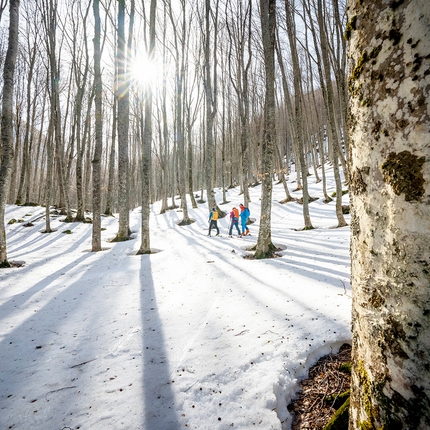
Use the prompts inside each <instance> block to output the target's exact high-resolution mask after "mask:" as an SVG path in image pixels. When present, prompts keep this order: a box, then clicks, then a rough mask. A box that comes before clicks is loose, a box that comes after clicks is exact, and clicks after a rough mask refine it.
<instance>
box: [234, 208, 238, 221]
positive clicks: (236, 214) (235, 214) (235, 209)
mask: <svg viewBox="0 0 430 430" xmlns="http://www.w3.org/2000/svg"><path fill="white" fill-rule="evenodd" d="M233 213H234V217H235V218H236V219H239V210H238V209H237V208H233Z"/></svg>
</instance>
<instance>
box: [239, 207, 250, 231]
mask: <svg viewBox="0 0 430 430" xmlns="http://www.w3.org/2000/svg"><path fill="white" fill-rule="evenodd" d="M249 215H251V213H250V211H249V209H248V208H247V207H246V206H244V205H243V204H242V203H241V204H240V223H241V225H242V236H247V235H248V234H250V232H249V228H248V226H247V225H246V223H247V221H248V218H249Z"/></svg>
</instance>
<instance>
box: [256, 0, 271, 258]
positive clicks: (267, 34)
mask: <svg viewBox="0 0 430 430" xmlns="http://www.w3.org/2000/svg"><path fill="white" fill-rule="evenodd" d="M260 14H261V16H260V20H261V34H262V40H263V53H264V70H265V91H266V95H265V100H264V125H263V136H262V142H261V150H262V155H261V157H262V172H261V178H262V179H261V214H260V231H259V233H258V239H257V245H256V249H255V254H254V257H255V258H266V257H270V256H271V255H272V254H273V251H274V249H275V246H274V245H273V243H272V231H271V218H272V217H271V211H272V187H273V184H272V171H273V163H274V149H275V141H276V127H275V28H276V0H260Z"/></svg>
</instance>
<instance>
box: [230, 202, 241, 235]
mask: <svg viewBox="0 0 430 430" xmlns="http://www.w3.org/2000/svg"><path fill="white" fill-rule="evenodd" d="M233 226H235V227H236V230H237V234H238V236H240V237H242V235H241V234H240V230H239V210H238V209H237V208H235V207H234V208H233V209H232V210H231V212H230V230H229V231H228V235H229V237H233V236H232V234H231V233H232V232H233Z"/></svg>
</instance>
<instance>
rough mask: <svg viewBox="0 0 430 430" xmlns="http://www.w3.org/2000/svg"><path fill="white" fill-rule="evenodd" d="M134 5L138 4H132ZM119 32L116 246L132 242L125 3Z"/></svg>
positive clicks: (121, 1)
mask: <svg viewBox="0 0 430 430" xmlns="http://www.w3.org/2000/svg"><path fill="white" fill-rule="evenodd" d="M132 5H134V0H132ZM117 25H118V28H117V37H118V45H117V68H118V85H117V89H116V95H115V97H116V100H117V107H118V120H117V127H118V207H119V223H118V233H117V235H116V237H115V239H114V241H116V242H121V241H125V240H128V238H129V236H130V217H129V210H130V208H129V198H128V195H129V194H128V193H129V190H128V177H129V156H128V150H129V143H128V131H129V120H130V92H129V87H130V83H129V79H128V74H127V64H126V63H127V61H126V52H127V49H126V44H125V0H118V23H117Z"/></svg>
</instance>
